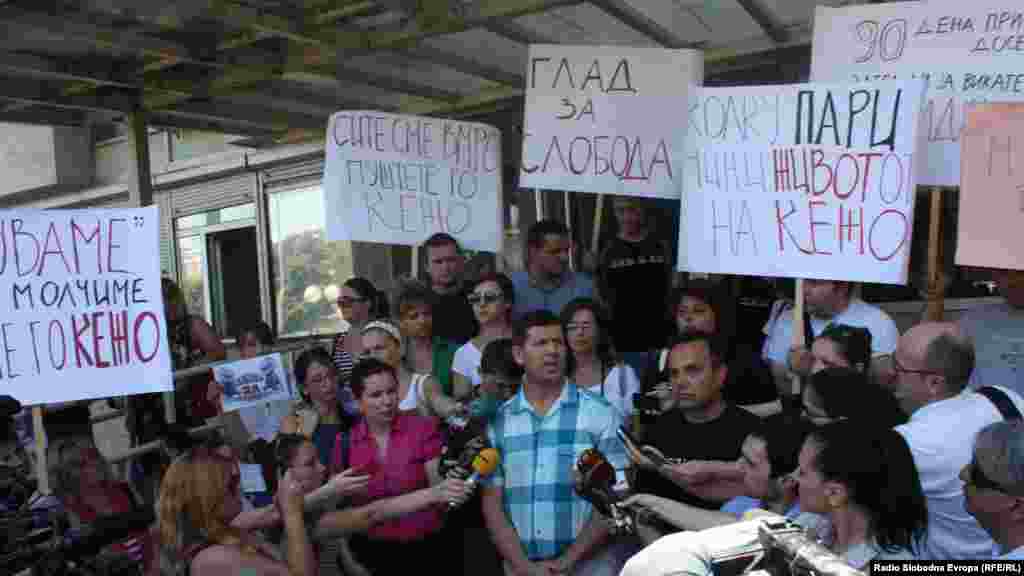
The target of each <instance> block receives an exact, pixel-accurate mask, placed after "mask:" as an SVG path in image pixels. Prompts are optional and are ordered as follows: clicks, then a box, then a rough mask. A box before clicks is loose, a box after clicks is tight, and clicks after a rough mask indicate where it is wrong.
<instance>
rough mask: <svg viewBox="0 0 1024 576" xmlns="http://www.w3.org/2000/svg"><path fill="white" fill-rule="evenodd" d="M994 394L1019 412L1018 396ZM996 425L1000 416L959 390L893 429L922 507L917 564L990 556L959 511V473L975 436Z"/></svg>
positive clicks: (980, 533)
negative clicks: (924, 523) (924, 518)
mask: <svg viewBox="0 0 1024 576" xmlns="http://www.w3.org/2000/svg"><path fill="white" fill-rule="evenodd" d="M1000 389H1001V390H1002V391H1003V392H1005V393H1006V394H1007V396H1009V397H1010V400H1011V401H1012V402H1013V403H1014V405H1016V406H1017V409H1018V410H1021V411H1022V412H1024V399H1022V398H1021V396H1020V395H1018V394H1017V393H1016V392H1014V391H1012V390H1010V389H1008V388H1002V387H1000ZM1002 420H1003V415H1002V414H1000V413H999V410H998V409H997V408H996V407H995V405H994V404H992V402H991V401H989V399H988V398H985V397H984V396H982V395H980V394H977V393H974V392H970V391H964V392H962V393H961V394H959V395H957V396H954V397H953V398H948V399H946V400H940V401H939V402H933V403H931V404H928V405H926V406H923V407H921V408H918V409H917V411H915V412H914V413H913V414H912V415H911V416H910V421H909V422H907V423H906V424H904V425H902V426H897V427H896V431H897V432H899V433H900V434H902V435H903V438H904V439H906V441H907V445H908V446H910V452H911V453H912V454H913V455H914V464H915V465H916V467H917V473H918V475H919V476H920V477H921V488H922V490H923V491H924V496H925V499H926V501H927V504H928V537H927V540H926V541H925V545H924V549H923V550H922V553H921V559H923V560H943V559H946V558H959V559H964V560H982V559H987V558H991V557H992V546H993V542H992V537H991V536H989V535H988V533H987V532H985V530H984V529H982V527H981V526H979V525H978V522H977V520H975V519H974V517H973V516H971V515H970V514H968V513H967V511H966V510H964V485H963V482H961V481H960V471H961V470H962V469H963V467H964V466H966V465H967V464H968V463H969V462H970V461H971V458H972V457H973V455H974V438H975V436H977V434H978V432H979V431H980V430H981V429H982V428H984V427H985V426H987V425H989V424H991V423H993V422H1000V421H1002Z"/></svg>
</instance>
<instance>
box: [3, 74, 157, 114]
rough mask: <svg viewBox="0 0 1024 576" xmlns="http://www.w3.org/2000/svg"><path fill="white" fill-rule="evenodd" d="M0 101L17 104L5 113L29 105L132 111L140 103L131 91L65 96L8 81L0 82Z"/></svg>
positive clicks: (44, 88) (103, 110)
mask: <svg viewBox="0 0 1024 576" xmlns="http://www.w3.org/2000/svg"><path fill="white" fill-rule="evenodd" d="M0 100H2V101H5V102H11V103H14V104H16V105H17V106H9V107H6V108H5V109H4V111H5V112H13V111H14V110H17V109H23V108H27V107H30V106H45V107H47V108H60V109H65V110H84V111H89V112H131V111H132V110H133V109H134V108H135V104H136V103H137V102H138V96H137V94H133V93H130V92H123V91H122V92H110V91H109V90H108V91H104V92H92V93H89V94H83V95H80V96H65V95H63V94H61V93H60V92H58V91H56V90H52V89H49V88H47V87H46V86H40V85H38V84H29V83H26V82H12V81H5V82H0Z"/></svg>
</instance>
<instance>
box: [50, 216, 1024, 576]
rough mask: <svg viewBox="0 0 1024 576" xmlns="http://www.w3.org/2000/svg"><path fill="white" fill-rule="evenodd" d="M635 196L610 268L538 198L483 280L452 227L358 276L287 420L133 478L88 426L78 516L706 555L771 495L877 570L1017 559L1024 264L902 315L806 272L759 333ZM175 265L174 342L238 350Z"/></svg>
mask: <svg viewBox="0 0 1024 576" xmlns="http://www.w3.org/2000/svg"><path fill="white" fill-rule="evenodd" d="M614 207H615V216H616V222H617V225H618V233H617V236H616V238H615V239H614V241H613V242H611V243H609V245H608V246H607V247H606V249H605V250H604V252H603V253H602V254H601V256H600V258H599V261H600V264H599V267H598V273H597V274H596V277H595V278H593V279H592V278H591V277H590V276H589V275H587V274H584V273H581V272H575V271H572V270H570V269H569V267H568V266H567V263H568V254H569V251H570V250H571V242H570V238H569V233H568V230H567V229H566V228H565V227H564V226H563V225H561V224H560V223H558V222H555V221H551V220H545V221H541V222H537V223H536V224H534V225H533V226H532V227H531V228H530V230H529V232H528V237H527V239H526V247H527V255H526V269H525V270H524V271H521V272H514V273H512V274H510V275H508V276H506V275H504V274H501V273H485V274H483V275H480V276H479V277H475V278H473V279H472V280H471V281H467V279H466V278H465V277H464V274H463V268H462V257H461V254H460V248H459V246H458V243H457V241H456V239H455V238H453V237H451V236H448V235H446V234H436V235H434V236H432V237H431V238H430V239H428V240H427V241H426V243H425V244H424V246H423V247H422V248H423V252H424V255H425V261H426V271H427V276H428V279H426V280H425V281H417V280H409V281H407V282H404V283H403V284H402V286H401V287H400V288H399V290H398V291H397V294H396V296H395V297H394V298H388V297H387V295H386V294H385V293H384V292H383V291H382V290H380V289H378V288H377V287H375V286H374V285H373V284H372V283H371V282H369V281H368V280H366V279H363V278H353V279H351V280H349V281H348V282H346V283H345V285H344V287H343V288H342V290H341V292H340V295H339V297H338V301H337V305H338V308H339V311H340V313H341V315H342V316H343V317H344V319H345V320H346V322H347V326H348V329H347V331H346V332H344V333H342V334H339V335H338V336H337V338H336V339H335V340H334V342H333V345H332V347H331V348H330V349H325V348H310V349H307V350H305V351H303V352H302V353H301V354H300V355H298V357H297V359H296V360H295V362H294V365H293V370H292V371H293V376H294V381H295V384H296V386H297V389H298V390H299V391H300V395H301V398H299V399H297V400H296V401H295V402H293V403H286V404H285V405H283V406H281V407H280V408H279V411H280V414H281V416H282V417H281V419H280V431H279V432H278V433H277V436H276V438H274V439H273V441H272V442H266V441H264V440H255V441H252V442H249V443H246V444H244V445H237V444H235V443H232V442H231V441H230V440H228V439H227V438H226V437H225V436H223V435H221V436H219V437H218V436H216V435H214V437H212V439H209V440H206V441H203V442H197V443H194V444H193V445H191V446H189V447H187V448H184V449H183V450H181V451H180V453H177V454H171V455H162V456H152V457H150V458H148V459H146V460H143V461H141V463H140V465H139V466H138V467H137V468H138V469H137V470H136V476H135V479H136V480H135V481H133V482H132V483H130V484H123V483H118V482H115V481H113V480H112V476H111V475H110V474H109V471H108V469H107V466H106V464H105V463H104V462H103V461H102V458H101V457H100V455H99V453H98V452H97V451H96V449H95V446H94V444H92V443H90V442H88V441H86V442H82V441H76V442H73V443H58V444H55V445H53V446H51V450H54V451H56V452H55V454H56V457H53V458H51V469H52V471H53V474H54V477H55V478H56V479H57V480H58V481H57V483H56V484H55V486H56V487H58V490H59V491H60V492H61V493H62V494H63V499H64V503H65V506H66V507H67V508H68V509H70V510H72V511H73V512H74V513H75V515H76V517H77V518H78V519H79V520H80V521H81V522H89V521H90V520H91V519H93V518H95V517H96V516H97V515H101V514H113V513H119V512H121V511H124V510H128V509H132V508H138V507H145V506H152V507H154V508H155V510H156V512H157V517H158V521H157V524H156V526H155V527H154V528H153V530H151V531H149V532H142V533H139V534H134V535H132V536H131V538H129V539H128V540H126V541H124V542H121V543H118V544H117V546H118V547H120V548H119V549H120V550H122V551H124V552H125V553H130V554H134V555H136V556H137V558H138V560H139V562H140V563H141V564H144V565H145V566H146V567H147V571H148V572H149V573H154V574H155V573H163V574H193V575H199V574H207V573H209V574H226V573H230V574H237V573H244V571H245V570H247V569H248V570H250V571H251V573H258V574H278V573H280V574H317V573H320V571H321V570H322V567H323V566H329V565H336V566H337V569H338V570H340V571H341V572H342V573H344V574H351V575H364V574H372V575H378V574H381V575H388V574H396V573H398V572H399V571H405V570H407V569H408V568H407V567H408V566H409V564H410V563H415V562H417V561H426V562H430V563H431V564H432V566H431V568H432V569H439V570H444V571H445V572H453V571H454V572H455V573H458V572H460V571H461V572H462V573H466V574H484V575H486V574H508V575H514V576H527V575H529V576H533V575H544V576H554V575H568V574H579V575H604V574H607V575H615V574H619V573H623V574H630V575H632V574H638V575H639V574H645V575H647V574H668V573H672V572H675V571H678V570H682V569H683V568H681V567H684V566H693V564H690V563H693V562H697V563H698V564H701V565H704V566H706V565H707V562H706V561H704V560H702V559H701V558H700V550H701V549H702V548H701V547H700V546H698V545H697V544H695V542H696V540H695V535H696V534H699V533H700V531H704V530H709V529H718V528H721V527H724V526H730V525H733V524H735V523H738V522H743V521H744V520H746V519H748V518H752V517H756V516H758V515H761V514H771V515H777V516H780V517H785V518H789V519H791V520H792V521H793V522H795V523H796V524H797V525H799V526H801V527H802V528H803V529H805V530H806V531H807V533H808V534H809V535H810V537H811V538H813V539H814V540H816V541H818V542H820V543H821V544H822V545H823V546H825V547H827V548H828V549H829V550H830V551H831V552H832V553H834V554H835V555H836V556H838V557H840V558H842V559H843V561H845V562H846V563H848V564H849V565H850V566H852V567H855V568H860V569H865V568H867V567H868V566H869V564H870V562H871V561H873V560H882V559H906V558H921V559H954V558H955V559H981V558H992V557H994V556H1001V557H1005V558H1022V559H1024V514H1022V513H1021V512H1020V511H1021V510H1024V508H1022V507H1019V506H1017V505H1018V504H1021V503H1022V502H1024V424H1022V423H1021V422H1020V418H1021V416H1020V410H1022V409H1024V399H1022V396H1021V393H1022V392H1024V379H1022V378H1021V377H1020V374H1019V373H1018V372H1017V367H1018V366H1017V360H1018V359H1019V355H1016V354H1013V353H1010V352H1007V351H1006V349H1007V347H1008V346H1011V344H1012V343H1013V342H1019V341H1020V340H1021V338H1020V336H1021V335H1020V334H1018V332H1020V331H1021V330H1022V329H1024V328H1022V326H1024V323H1020V322H1016V320H1019V318H1018V316H1019V315H1020V314H1021V313H1022V312H1021V308H1022V306H1024V282H1022V281H1021V279H1022V278H1024V273H1019V272H1016V273H1004V274H1003V275H1002V276H1001V283H1000V285H1001V287H1002V289H1003V292H1002V293H1003V294H1004V295H1005V297H1006V301H1007V304H1006V305H1005V306H1002V307H997V308H992V307H990V308H985V309H983V310H979V311H978V312H977V313H976V314H973V315H972V314H969V315H967V316H966V317H965V318H963V319H961V320H960V322H959V323H923V324H920V325H917V326H915V327H913V328H911V329H910V330H908V331H907V332H905V333H903V334H900V332H899V330H898V329H897V327H896V324H895V323H894V322H893V320H892V319H891V318H890V317H889V316H888V315H887V314H886V313H885V312H884V311H882V310H881V309H880V308H878V307H877V306H874V305H871V304H869V303H866V302H864V301H863V300H861V299H860V298H859V297H858V296H857V289H856V286H855V285H853V284H850V283H847V282H838V281H823V280H805V281H804V282H803V290H804V298H805V310H804V314H803V317H802V318H801V317H795V314H794V310H793V308H792V306H791V305H790V304H788V303H787V302H786V301H782V300H780V301H779V302H778V303H777V304H776V305H775V306H773V308H772V310H771V313H770V315H769V319H768V321H767V323H766V324H765V326H764V327H763V345H762V346H761V347H760V349H758V347H757V346H754V345H751V343H750V340H749V339H748V338H742V337H740V336H739V332H740V330H741V329H743V328H746V327H745V326H740V322H738V321H737V318H736V313H735V312H736V302H734V301H732V300H731V299H730V298H729V297H728V295H727V293H726V292H724V291H723V290H721V289H720V287H719V286H718V285H716V284H714V283H711V282H705V281H700V280H693V279H690V280H687V281H685V282H684V283H683V284H682V285H681V286H679V287H675V288H673V286H672V283H671V278H672V274H671V269H670V266H671V258H670V252H669V250H668V248H667V244H666V243H665V242H663V241H660V240H658V239H656V238H655V237H654V236H653V235H652V234H651V232H650V231H649V230H648V227H647V225H646V219H645V214H644V212H643V209H642V208H641V207H640V206H639V205H638V204H637V202H636V201H634V200H631V199H628V198H616V199H615V204H614ZM175 290H176V289H175V287H174V286H173V284H170V285H168V286H165V300H167V302H168V307H169V312H168V320H169V322H170V323H171V324H172V325H173V326H172V327H173V330H170V331H169V332H170V333H171V335H172V338H174V339H175V343H176V344H177V346H176V349H180V350H181V358H180V359H179V362H178V364H177V366H178V367H183V366H185V365H187V364H189V363H192V362H195V361H197V360H200V359H201V360H204V361H208V360H216V359H220V358H223V357H224V355H225V350H224V347H223V345H222V344H221V343H220V341H219V340H217V339H216V338H215V337H213V338H211V337H210V335H211V334H212V331H211V330H210V327H209V326H208V325H206V324H205V322H202V320H199V319H196V318H194V317H191V316H189V315H187V314H186V313H185V312H184V310H183V308H182V306H181V301H180V294H179V295H178V297H176V292H175ZM392 302H393V303H394V307H391V306H389V304H390V303H392ZM797 322H799V323H801V324H802V325H803V326H804V328H805V330H804V331H805V333H806V338H805V340H804V341H803V342H801V343H794V340H793V332H794V326H795V325H796V324H795V323H797ZM236 336H237V342H238V345H239V347H240V349H241V352H242V356H243V357H252V356H257V355H259V354H261V353H263V352H264V351H265V350H266V349H267V347H268V346H271V345H272V344H273V336H272V333H271V331H270V330H269V328H268V327H267V326H266V325H263V324H254V325H253V326H252V327H249V328H247V329H245V330H243V331H241V332H240V333H239V334H237V335H236ZM1007 342H1010V343H1011V344H1007ZM1011 347H1012V346H1011ZM794 381H796V382H797V383H798V384H797V385H796V387H794ZM186 385H188V386H189V388H188V389H187V390H186V391H185V392H187V393H185V394H179V395H180V396H182V397H183V398H185V399H187V401H186V402H183V403H181V404H182V405H181V406H179V411H180V413H181V414H183V415H184V421H186V422H188V423H191V424H195V423H198V422H203V421H205V420H206V419H207V418H210V417H217V416H218V408H217V407H218V406H219V404H220V392H221V390H220V388H219V386H218V385H217V383H216V382H208V381H193V382H188V383H186ZM157 399H158V398H157ZM156 404H157V402H156V399H155V398H153V397H140V398H137V399H135V400H133V402H132V406H131V408H132V409H133V410H134V411H133V412H132V414H133V416H132V418H133V420H132V422H133V427H132V432H133V434H134V436H135V437H136V440H138V441H146V440H148V439H152V438H155V437H158V436H159V435H160V434H163V433H165V432H166V428H167V426H166V425H163V424H160V422H161V420H160V418H159V417H158V414H157V413H158V411H159V410H158V409H157V408H160V409H162V406H159V407H158V406H156ZM240 418H242V420H245V418H246V416H245V414H240ZM157 424H160V425H157ZM621 428H625V429H626V431H627V433H625V434H623V433H620V429H621ZM624 438H625V439H624ZM484 446H490V447H493V448H495V449H497V451H498V454H500V459H501V461H500V463H499V464H498V466H497V467H496V469H495V470H494V471H493V473H492V474H490V475H477V474H473V472H474V469H473V458H472V457H467V456H466V454H470V456H472V454H474V453H476V452H479V449H480V448H482V447H484ZM587 450H597V451H599V452H600V453H601V454H602V455H603V456H604V457H605V458H606V459H607V461H608V462H609V463H610V464H611V465H612V467H613V468H614V469H615V472H616V478H615V483H616V489H617V490H621V491H624V492H628V493H627V494H624V499H623V500H622V501H621V506H622V507H623V508H624V509H626V510H629V511H631V512H632V513H633V514H635V517H636V530H635V532H634V533H628V534H623V533H618V532H616V531H615V530H613V529H612V526H611V523H610V522H609V520H608V519H607V518H606V517H604V516H603V515H602V514H600V513H598V512H597V510H596V508H595V507H594V506H593V505H592V504H591V502H590V501H589V500H588V499H587V498H584V497H582V496H581V495H580V494H579V493H578V492H577V489H578V486H577V481H578V477H577V475H576V472H577V470H576V462H577V459H578V458H579V456H580V455H581V454H582V453H583V452H585V451H587ZM241 460H247V461H250V462H255V463H259V464H261V465H262V467H263V470H264V475H265V476H266V477H267V487H268V490H269V491H270V492H272V493H273V496H272V498H271V499H270V500H269V502H268V503H265V504H264V505H263V506H262V507H257V506H255V505H254V504H253V503H251V502H249V501H248V500H247V498H245V497H243V495H242V491H241V489H240V486H239V483H240V480H239V477H240V473H239V462H240V461H241ZM471 475H472V477H471ZM147 491H149V493H147ZM688 543H689V544H688ZM690 544H693V545H692V546H690ZM681 550H692V551H693V553H692V554H689V553H683V552H681ZM687 569H688V568H687Z"/></svg>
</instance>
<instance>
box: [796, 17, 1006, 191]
mask: <svg viewBox="0 0 1024 576" xmlns="http://www.w3.org/2000/svg"><path fill="white" fill-rule="evenodd" d="M1022 8H1024V6H1022V5H1021V3H1020V0H970V1H965V0H929V1H928V2H897V3H890V4H874V5H864V6H850V7H845V8H829V7H825V6H819V7H818V8H817V9H816V12H815V18H814V43H813V59H812V64H811V79H812V80H814V81H815V82H865V81H871V80H884V79H909V78H917V77H919V78H924V79H925V80H926V81H927V82H928V97H927V101H926V103H925V105H924V107H923V108H922V123H921V131H922V133H923V135H924V137H925V138H926V140H927V145H928V148H927V163H926V166H925V167H924V169H923V170H922V172H921V184H924V185H929V186H959V185H960V134H961V131H962V130H963V127H964V125H965V122H966V116H965V105H966V104H969V103H976V102H989V101H1022V100H1024V73H1022V72H1024V71H1022V69H1021V65H1020V62H1021V59H1022V58H1024V9H1022Z"/></svg>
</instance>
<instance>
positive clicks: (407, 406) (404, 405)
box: [398, 374, 430, 412]
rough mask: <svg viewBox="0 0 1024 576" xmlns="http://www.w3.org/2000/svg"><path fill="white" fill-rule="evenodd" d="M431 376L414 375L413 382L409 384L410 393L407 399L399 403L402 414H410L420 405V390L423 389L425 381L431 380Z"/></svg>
mask: <svg viewBox="0 0 1024 576" xmlns="http://www.w3.org/2000/svg"><path fill="white" fill-rule="evenodd" d="M429 377H430V375H429V374H413V375H412V382H410V383H409V391H408V392H406V393H405V398H402V401H401V402H399V403H398V409H399V410H400V411H402V412H408V411H410V410H415V409H416V408H417V407H418V406H419V403H420V388H422V387H423V381H424V380H426V379H427V378H429Z"/></svg>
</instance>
